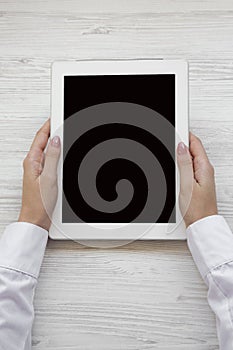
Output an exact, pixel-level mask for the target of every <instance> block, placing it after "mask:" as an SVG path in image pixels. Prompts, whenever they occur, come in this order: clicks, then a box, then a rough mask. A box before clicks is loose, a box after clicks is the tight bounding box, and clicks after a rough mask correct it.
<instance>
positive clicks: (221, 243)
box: [0, 215, 233, 350]
mask: <svg viewBox="0 0 233 350" xmlns="http://www.w3.org/2000/svg"><path fill="white" fill-rule="evenodd" d="M187 238H188V245H189V248H190V251H191V253H192V255H193V259H194V261H195V263H196V265H197V267H198V269H199V271H200V273H201V275H202V277H203V279H204V281H205V282H206V284H207V286H208V301H209V304H210V307H211V308H212V310H213V311H214V313H215V314H216V319H217V332H218V338H219V343H220V349H221V350H232V349H233V235H232V232H231V230H230V228H229V226H228V225H227V223H226V221H225V220H224V218H223V217H222V216H220V215H213V216H209V217H207V218H204V219H201V220H199V221H197V222H195V223H194V224H192V225H190V226H189V227H188V229H187ZM47 239H48V233H47V231H46V230H44V229H42V228H40V227H38V226H35V225H33V224H29V223H22V222H21V223H13V224H11V225H9V226H8V227H7V228H6V230H5V232H4V234H3V236H2V238H1V241H0V350H30V349H31V328H32V323H33V318H34V311H33V297H34V292H35V287H36V283H37V278H38V275H39V270H40V266H41V263H42V259H43V256H44V251H45V247H46V243H47Z"/></svg>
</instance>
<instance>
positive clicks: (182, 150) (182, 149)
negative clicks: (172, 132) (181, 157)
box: [177, 142, 187, 154]
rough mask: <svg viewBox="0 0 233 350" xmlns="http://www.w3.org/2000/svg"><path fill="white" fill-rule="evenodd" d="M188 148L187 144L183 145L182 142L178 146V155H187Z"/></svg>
mask: <svg viewBox="0 0 233 350" xmlns="http://www.w3.org/2000/svg"><path fill="white" fill-rule="evenodd" d="M186 150H187V149H186V146H185V144H184V143H183V142H180V143H179V144H178V148H177V152H178V154H185V153H186Z"/></svg>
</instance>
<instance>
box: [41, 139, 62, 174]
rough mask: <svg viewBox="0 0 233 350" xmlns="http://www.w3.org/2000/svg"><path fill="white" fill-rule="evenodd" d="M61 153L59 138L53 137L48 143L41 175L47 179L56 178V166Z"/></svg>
mask: <svg viewBox="0 0 233 350" xmlns="http://www.w3.org/2000/svg"><path fill="white" fill-rule="evenodd" d="M60 152H61V142H60V138H59V136H54V137H53V139H52V140H51V141H50V143H49V145H48V148H47V151H46V154H45V161H44V169H43V175H44V176H46V177H49V178H52V179H53V178H54V180H56V178H57V164H58V161H59V157H60Z"/></svg>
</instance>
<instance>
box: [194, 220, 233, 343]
mask: <svg viewBox="0 0 233 350" xmlns="http://www.w3.org/2000/svg"><path fill="white" fill-rule="evenodd" d="M187 238H188V246H189V249H190V251H191V253H192V256H193V259H194V261H195V263H196V265H197V267H198V269H199V271H200V273H201V276H202V277H203V279H204V281H205V282H206V284H207V286H208V302H209V305H210V307H211V308H212V310H213V312H214V313H215V315H216V324H217V333H218V338H219V344H220V349H221V350H232V349H233V234H232V232H231V230H230V228H229V226H228V224H227V223H226V221H225V219H224V218H223V217H222V216H220V215H213V216H209V217H207V218H204V219H201V220H199V221H197V222H195V223H194V224H192V225H190V226H189V227H188V229H187Z"/></svg>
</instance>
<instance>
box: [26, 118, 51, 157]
mask: <svg viewBox="0 0 233 350" xmlns="http://www.w3.org/2000/svg"><path fill="white" fill-rule="evenodd" d="M49 134H50V119H48V120H47V121H46V122H45V123H44V124H43V125H42V127H41V128H40V129H39V130H38V131H37V133H36V136H35V138H34V140H33V142H32V145H31V148H30V150H29V153H28V156H29V157H30V158H33V160H35V161H38V162H41V160H42V157H43V152H44V150H45V147H46V145H47V143H48V139H49Z"/></svg>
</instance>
